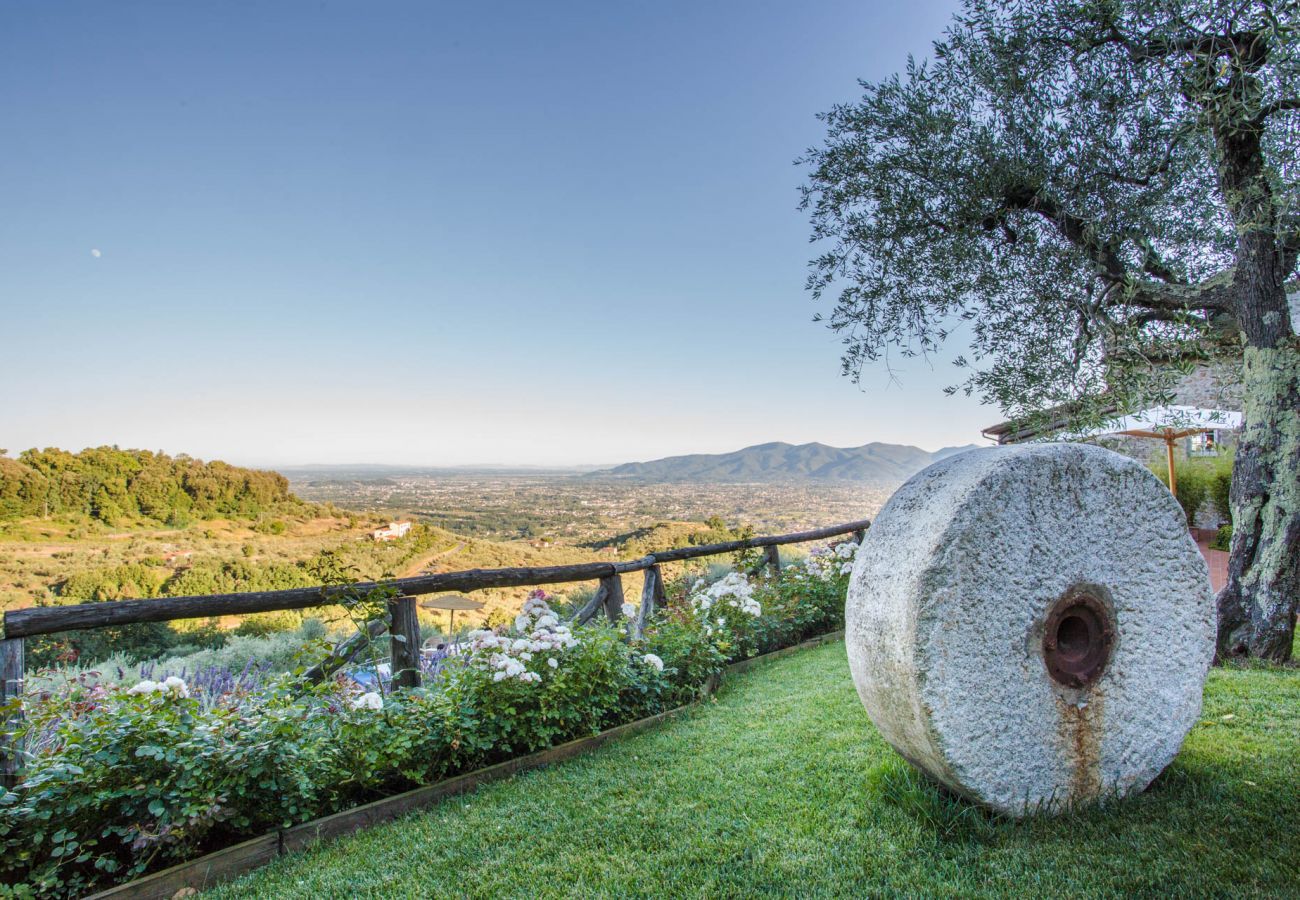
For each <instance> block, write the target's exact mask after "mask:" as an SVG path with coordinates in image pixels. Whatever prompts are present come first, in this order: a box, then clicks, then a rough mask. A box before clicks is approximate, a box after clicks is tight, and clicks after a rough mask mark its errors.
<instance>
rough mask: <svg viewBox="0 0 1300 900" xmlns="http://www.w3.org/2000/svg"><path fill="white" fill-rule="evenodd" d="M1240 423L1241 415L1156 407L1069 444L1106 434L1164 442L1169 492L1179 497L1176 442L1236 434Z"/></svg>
mask: <svg viewBox="0 0 1300 900" xmlns="http://www.w3.org/2000/svg"><path fill="white" fill-rule="evenodd" d="M1241 421H1242V420H1241V413H1239V412H1233V411H1232V410H1227V409H1202V408H1201V407H1198V406H1157V407H1154V408H1152V409H1147V410H1143V411H1142V412H1139V413H1134V414H1133V415H1131V416H1120V417H1119V418H1116V419H1111V420H1109V421H1107V422H1104V423H1102V424H1101V425H1099V426H1097V427H1096V428H1093V429H1089V430H1087V431H1083V432H1079V433H1077V434H1075V435H1072V436H1070V437H1069V438H1068V440H1080V439H1082V438H1089V437H1101V436H1103V435H1107V434H1126V435H1132V436H1133V437H1144V438H1154V439H1156V440H1162V441H1164V442H1165V458H1166V460H1167V461H1168V465H1169V491H1170V492H1171V493H1172V494H1173V495H1174V496H1175V497H1177V496H1178V478H1177V476H1176V475H1175V474H1174V442H1175V441H1179V440H1182V439H1183V438H1185V437H1190V436H1191V435H1193V434H1203V433H1205V432H1207V431H1217V430H1229V431H1236V430H1238V429H1240V428H1241Z"/></svg>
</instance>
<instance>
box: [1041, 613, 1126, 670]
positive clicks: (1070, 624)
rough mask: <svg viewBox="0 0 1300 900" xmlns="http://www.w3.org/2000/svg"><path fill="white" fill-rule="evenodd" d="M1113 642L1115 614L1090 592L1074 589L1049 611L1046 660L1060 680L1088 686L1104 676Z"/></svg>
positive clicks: (1045, 630) (1044, 640) (1048, 666)
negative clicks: (1103, 671)
mask: <svg viewBox="0 0 1300 900" xmlns="http://www.w3.org/2000/svg"><path fill="white" fill-rule="evenodd" d="M1114 641H1115V620H1114V617H1113V614H1112V613H1111V612H1110V611H1109V610H1108V609H1107V608H1106V606H1105V604H1103V603H1102V602H1101V601H1100V600H1099V599H1098V598H1097V597H1095V596H1093V594H1092V593H1091V592H1088V591H1084V590H1080V589H1078V588H1073V589H1071V590H1069V591H1066V592H1065V594H1063V595H1062V596H1061V597H1059V598H1058V599H1057V601H1056V602H1055V603H1053V604H1052V606H1051V608H1050V609H1049V610H1048V615H1047V623H1046V628H1045V629H1044V631H1043V662H1044V663H1046V664H1047V672H1048V674H1049V675H1051V677H1052V678H1053V679H1054V680H1056V681H1057V682H1058V683H1060V684H1063V685H1066V686H1067V687H1072V688H1082V687H1086V686H1087V685H1089V684H1091V683H1092V682H1093V681H1096V680H1097V678H1099V677H1100V676H1101V673H1102V670H1103V669H1105V667H1106V662H1107V660H1109V658H1110V651H1111V646H1112V645H1113V644H1114Z"/></svg>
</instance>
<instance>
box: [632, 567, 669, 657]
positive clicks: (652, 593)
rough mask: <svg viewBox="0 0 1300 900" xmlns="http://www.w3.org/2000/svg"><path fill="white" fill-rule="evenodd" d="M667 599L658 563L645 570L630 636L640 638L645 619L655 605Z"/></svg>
mask: <svg viewBox="0 0 1300 900" xmlns="http://www.w3.org/2000/svg"><path fill="white" fill-rule="evenodd" d="M666 600H667V597H666V596H665V594H664V573H663V571H662V570H661V569H660V568H659V564H658V563H654V564H653V565H651V566H650V568H648V569H646V570H645V586H644V587H643V588H641V608H640V609H638V610H637V611H636V621H635V622H633V623H632V637H633V638H634V639H640V637H641V635H642V634H643V633H644V632H645V623H646V620H648V619H649V618H650V614H651V613H652V612H654V609H655V606H656V605H663V603H664V602H665V601H666Z"/></svg>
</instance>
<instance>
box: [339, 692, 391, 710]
mask: <svg viewBox="0 0 1300 900" xmlns="http://www.w3.org/2000/svg"><path fill="white" fill-rule="evenodd" d="M348 705H349V706H351V707H352V708H353V709H383V708H384V698H383V697H381V696H379V694H378V693H376V692H375V691H367V692H366V693H364V694H362V695H361V696H359V697H353V698H352V701H351V702H350V703H349V704H348Z"/></svg>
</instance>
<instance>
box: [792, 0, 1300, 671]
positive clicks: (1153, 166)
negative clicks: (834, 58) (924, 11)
mask: <svg viewBox="0 0 1300 900" xmlns="http://www.w3.org/2000/svg"><path fill="white" fill-rule="evenodd" d="M1298 28H1300V0H1289V2H1285V0H1284V2H1264V0H1232V2H1227V0H1199V2H1198V0H1181V2H1176V0H1170V2H1160V0H1128V2H1122V0H1092V2H1088V0H1036V2H1033V3H1023V2H1015V0H967V3H966V4H965V6H964V7H963V10H962V12H961V13H959V14H958V15H957V17H956V18H955V19H954V21H953V23H952V24H951V25H950V27H949V28H948V30H947V31H946V32H945V33H944V35H943V37H942V38H941V39H940V40H939V41H938V42H937V43H936V44H935V45H934V52H933V56H932V58H931V59H930V60H928V61H927V62H924V63H917V62H915V61H909V63H908V66H907V69H906V71H905V72H903V73H901V74H899V75H895V76H893V77H891V78H889V79H887V80H884V81H882V82H880V83H866V82H864V83H863V84H862V88H863V91H864V93H863V96H862V98H861V99H860V100H859V101H857V102H855V103H852V104H847V105H843V106H837V107H835V108H833V109H831V110H830V111H829V112H827V113H825V114H823V119H824V120H825V122H826V125H827V137H826V140H825V143H824V144H823V145H821V146H819V147H816V148H813V149H812V150H810V151H808V153H807V155H806V156H805V157H804V159H803V160H802V162H803V163H804V164H805V165H806V166H808V170H809V176H808V182H807V184H806V185H805V186H804V189H803V190H804V207H805V208H806V209H808V210H809V211H810V214H811V218H812V225H813V239H814V240H815V241H821V242H823V244H822V246H823V248H824V252H823V253H822V255H820V256H819V257H817V258H816V259H814V260H813V261H812V263H811V274H810V276H809V287H810V289H811V290H812V292H813V294H814V295H815V296H817V297H821V296H823V295H828V296H830V297H831V298H832V299H833V301H834V309H833V312H831V314H830V317H829V323H830V325H831V327H832V328H834V329H836V330H837V331H839V332H841V333H842V334H843V337H844V344H845V348H846V349H845V354H844V366H845V370H846V372H848V373H849V374H851V375H853V376H854V377H856V376H857V374H858V373H860V371H861V368H862V366H863V365H864V364H865V363H867V362H869V361H873V360H876V359H878V358H879V357H881V356H882V355H883V354H884V353H885V352H886V351H887V350H888V349H889V348H890V347H901V348H902V352H904V353H926V352H930V351H932V350H934V349H935V348H936V347H937V346H938V345H939V344H940V343H942V342H943V341H944V340H945V339H947V338H949V337H950V336H952V335H954V334H960V335H961V337H962V339H963V340H966V341H967V342H968V343H969V346H970V351H969V353H968V355H967V356H963V357H960V358H959V359H958V365H959V366H965V367H966V373H967V374H966V377H965V380H964V381H963V382H962V383H961V384H960V385H954V387H953V388H952V389H965V390H966V391H968V392H976V393H978V394H979V395H981V396H982V397H983V398H984V399H986V400H988V401H992V402H995V403H997V404H999V405H1000V406H1001V407H1002V408H1003V409H1004V410H1005V411H1006V412H1007V413H1008V415H1010V416H1011V417H1013V418H1017V419H1029V418H1032V417H1033V416H1034V415H1036V414H1038V415H1041V414H1042V411H1044V410H1046V409H1049V408H1051V409H1053V410H1054V414H1055V415H1059V414H1060V411H1061V410H1062V409H1064V410H1066V411H1068V413H1069V416H1070V418H1071V420H1072V421H1074V422H1075V423H1076V424H1079V425H1083V424H1087V423H1088V422H1095V421H1097V420H1099V419H1100V418H1101V417H1103V416H1104V415H1105V414H1106V413H1108V412H1110V411H1113V410H1114V409H1115V408H1116V407H1117V406H1118V407H1128V408H1130V409H1132V408H1137V407H1138V404H1142V403H1145V404H1148V405H1155V404H1156V403H1158V402H1167V401H1168V397H1169V396H1170V391H1171V388H1172V385H1173V384H1174V383H1175V379H1176V378H1177V376H1178V374H1179V373H1180V372H1185V371H1187V370H1188V369H1189V368H1190V367H1191V366H1192V365H1194V364H1195V363H1196V362H1198V361H1200V360H1205V359H1208V358H1229V359H1233V360H1239V361H1240V366H1241V374H1240V378H1241V384H1242V387H1243V390H1244V395H1245V404H1244V407H1245V408H1244V413H1245V425H1244V427H1243V429H1242V432H1241V435H1240V439H1239V444H1238V449H1237V455H1236V470H1235V474H1234V478H1233V485H1232V495H1231V497H1232V514H1233V522H1234V526H1235V531H1234V535H1233V541H1232V551H1231V562H1230V566H1229V578H1228V583H1227V586H1226V587H1225V588H1224V589H1223V591H1222V592H1221V593H1220V595H1219V649H1220V652H1221V653H1223V654H1250V655H1256V656H1261V657H1267V658H1272V659H1286V658H1288V657H1289V656H1290V653H1291V644H1292V638H1293V630H1294V625H1295V613H1296V600H1297V594H1298V593H1300V344H1298V341H1297V337H1296V334H1295V329H1294V324H1293V323H1292V322H1291V318H1290V315H1289V310H1288V303H1287V296H1286V283H1287V281H1288V279H1291V278H1292V277H1293V276H1294V273H1295V270H1296V258H1297V252H1298V251H1300V215H1297V213H1298V210H1297V200H1298V199H1300V184H1298V175H1300V172H1298V170H1297V165H1298V162H1300V161H1298V160H1297V145H1298V143H1300V140H1298V139H1300V35H1298V33H1297V29H1298Z"/></svg>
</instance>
